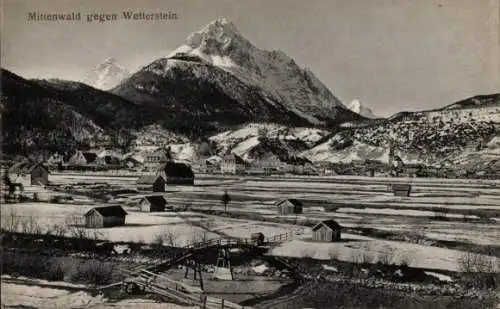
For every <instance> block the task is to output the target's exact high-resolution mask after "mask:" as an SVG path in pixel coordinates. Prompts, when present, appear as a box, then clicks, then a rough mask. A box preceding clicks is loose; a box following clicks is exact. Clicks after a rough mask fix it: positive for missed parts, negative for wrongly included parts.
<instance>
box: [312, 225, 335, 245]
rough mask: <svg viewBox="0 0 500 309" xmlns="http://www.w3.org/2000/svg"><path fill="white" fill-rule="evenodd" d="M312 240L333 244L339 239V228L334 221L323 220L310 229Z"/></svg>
mask: <svg viewBox="0 0 500 309" xmlns="http://www.w3.org/2000/svg"><path fill="white" fill-rule="evenodd" d="M312 232H313V234H312V239H313V240H314V241H323V242H334V241H339V240H340V237H341V227H340V225H339V224H338V223H337V221H335V220H325V221H321V222H320V223H318V224H316V225H315V226H313V228H312Z"/></svg>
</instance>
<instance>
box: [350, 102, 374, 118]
mask: <svg viewBox="0 0 500 309" xmlns="http://www.w3.org/2000/svg"><path fill="white" fill-rule="evenodd" d="M347 108H349V109H350V110H351V111H353V112H355V113H357V114H360V115H361V116H363V117H366V118H377V116H375V115H374V114H373V112H372V110H371V109H369V108H367V107H364V106H363V105H362V104H361V102H359V100H353V101H352V102H351V103H350V104H349V105H348V106H347Z"/></svg>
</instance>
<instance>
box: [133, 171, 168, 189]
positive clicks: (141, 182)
mask: <svg viewBox="0 0 500 309" xmlns="http://www.w3.org/2000/svg"><path fill="white" fill-rule="evenodd" d="M165 184H166V182H165V179H164V178H163V177H162V176H161V175H142V176H141V177H139V179H137V190H139V191H152V192H165Z"/></svg>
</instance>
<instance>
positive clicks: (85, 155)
mask: <svg viewBox="0 0 500 309" xmlns="http://www.w3.org/2000/svg"><path fill="white" fill-rule="evenodd" d="M96 159H97V154H96V153H94V152H90V151H81V150H77V151H76V152H75V153H74V154H73V155H72V156H71V157H70V158H69V159H68V162H67V164H68V165H70V166H71V165H72V166H82V165H88V164H94V163H95V161H96Z"/></svg>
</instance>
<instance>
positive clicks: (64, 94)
mask: <svg viewBox="0 0 500 309" xmlns="http://www.w3.org/2000/svg"><path fill="white" fill-rule="evenodd" d="M32 82H34V83H36V84H38V85H40V86H41V87H43V88H44V89H46V90H47V92H49V93H51V95H52V96H53V97H56V98H58V99H59V100H61V101H63V102H65V103H66V104H68V105H70V106H72V107H73V108H74V109H75V110H76V111H78V112H79V113H80V114H82V115H84V116H85V117H87V118H89V119H92V120H93V121H94V122H95V123H96V124H97V125H99V126H101V127H102V128H116V129H117V128H124V129H133V128H139V127H141V126H143V125H146V124H148V123H150V122H151V121H154V120H158V119H161V117H159V116H158V114H157V113H159V112H160V113H161V110H152V109H147V108H145V107H144V106H141V105H137V104H135V103H132V102H130V101H127V100H125V99H124V98H122V97H120V96H117V95H114V94H112V93H109V92H106V91H102V90H99V89H96V88H93V87H90V86H88V85H86V84H83V83H79V82H73V81H66V80H57V79H51V80H32Z"/></svg>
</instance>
